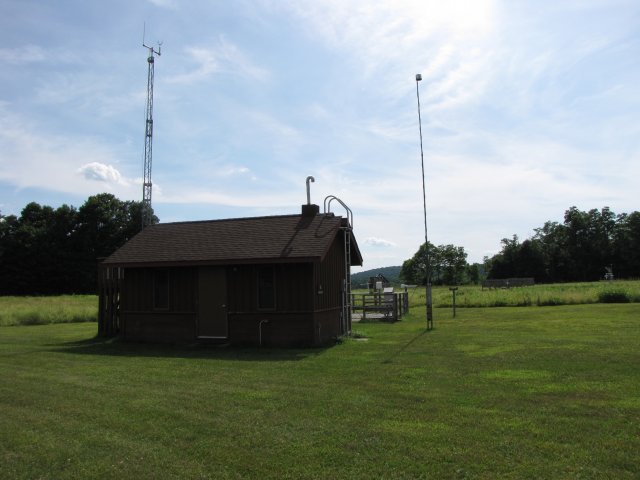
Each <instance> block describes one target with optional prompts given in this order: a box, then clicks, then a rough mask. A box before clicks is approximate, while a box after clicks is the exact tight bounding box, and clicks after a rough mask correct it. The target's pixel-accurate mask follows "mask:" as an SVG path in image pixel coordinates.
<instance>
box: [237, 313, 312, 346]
mask: <svg viewBox="0 0 640 480" xmlns="http://www.w3.org/2000/svg"><path fill="white" fill-rule="evenodd" d="M262 321H266V322H264V323H262V346H266V347H288V346H309V345H313V344H315V343H316V342H315V339H314V332H313V314H312V313H292V314H286V313H284V314H283V313H264V314H261V313H236V314H230V315H229V339H230V341H231V343H233V344H235V345H260V328H261V327H260V322H262Z"/></svg>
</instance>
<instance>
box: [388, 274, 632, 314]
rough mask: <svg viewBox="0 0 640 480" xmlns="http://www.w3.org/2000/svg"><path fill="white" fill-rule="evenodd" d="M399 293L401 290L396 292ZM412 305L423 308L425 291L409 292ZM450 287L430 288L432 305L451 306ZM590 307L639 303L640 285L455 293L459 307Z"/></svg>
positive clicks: (476, 289) (601, 284) (464, 290)
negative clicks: (598, 304) (416, 304)
mask: <svg viewBox="0 0 640 480" xmlns="http://www.w3.org/2000/svg"><path fill="white" fill-rule="evenodd" d="M396 290H401V289H396ZM409 298H410V299H411V302H412V303H418V304H419V303H421V304H423V305H424V301H425V300H424V299H425V291H424V287H416V288H415V289H410V290H409ZM451 302H452V295H451V291H449V287H440V286H434V287H433V305H434V306H436V307H449V306H451ZM589 303H640V281H638V280H631V281H629V280H616V281H614V282H604V281H603V282H583V283H556V284H540V285H532V286H528V287H515V288H510V289H491V290H489V289H482V288H481V287H480V286H478V285H462V286H460V287H459V288H458V291H457V292H456V304H457V306H458V307H462V308H465V307H529V306H553V305H581V304H589Z"/></svg>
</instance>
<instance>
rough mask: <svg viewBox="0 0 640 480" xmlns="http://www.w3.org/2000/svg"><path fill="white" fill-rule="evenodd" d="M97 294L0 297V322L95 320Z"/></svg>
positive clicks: (5, 324) (1, 323) (13, 323)
mask: <svg viewBox="0 0 640 480" xmlns="http://www.w3.org/2000/svg"><path fill="white" fill-rule="evenodd" d="M97 319H98V297H96V296H95V295H60V296H56V297H0V326H2V327H6V326H11V325H44V324H48V323H79V322H95V321H97Z"/></svg>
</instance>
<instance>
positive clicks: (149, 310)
mask: <svg viewBox="0 0 640 480" xmlns="http://www.w3.org/2000/svg"><path fill="white" fill-rule="evenodd" d="M167 271H168V272H169V302H168V307H167V308H162V309H156V308H154V302H153V295H154V292H153V276H154V269H153V268H129V269H125V271H124V278H123V279H122V289H121V314H120V316H121V323H122V330H123V336H124V338H126V339H127V340H134V341H148V342H183V341H193V340H194V339H195V337H196V332H195V322H196V292H197V289H196V285H197V283H196V282H197V270H196V269H195V268H192V267H183V268H169V269H167Z"/></svg>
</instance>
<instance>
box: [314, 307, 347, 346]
mask: <svg viewBox="0 0 640 480" xmlns="http://www.w3.org/2000/svg"><path fill="white" fill-rule="evenodd" d="M341 313H342V309H341V308H332V309H330V310H325V311H322V312H316V313H315V315H314V318H315V334H316V337H315V343H316V344H319V345H323V344H326V343H330V342H332V341H333V340H335V339H336V338H338V337H339V336H340V314H341Z"/></svg>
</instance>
